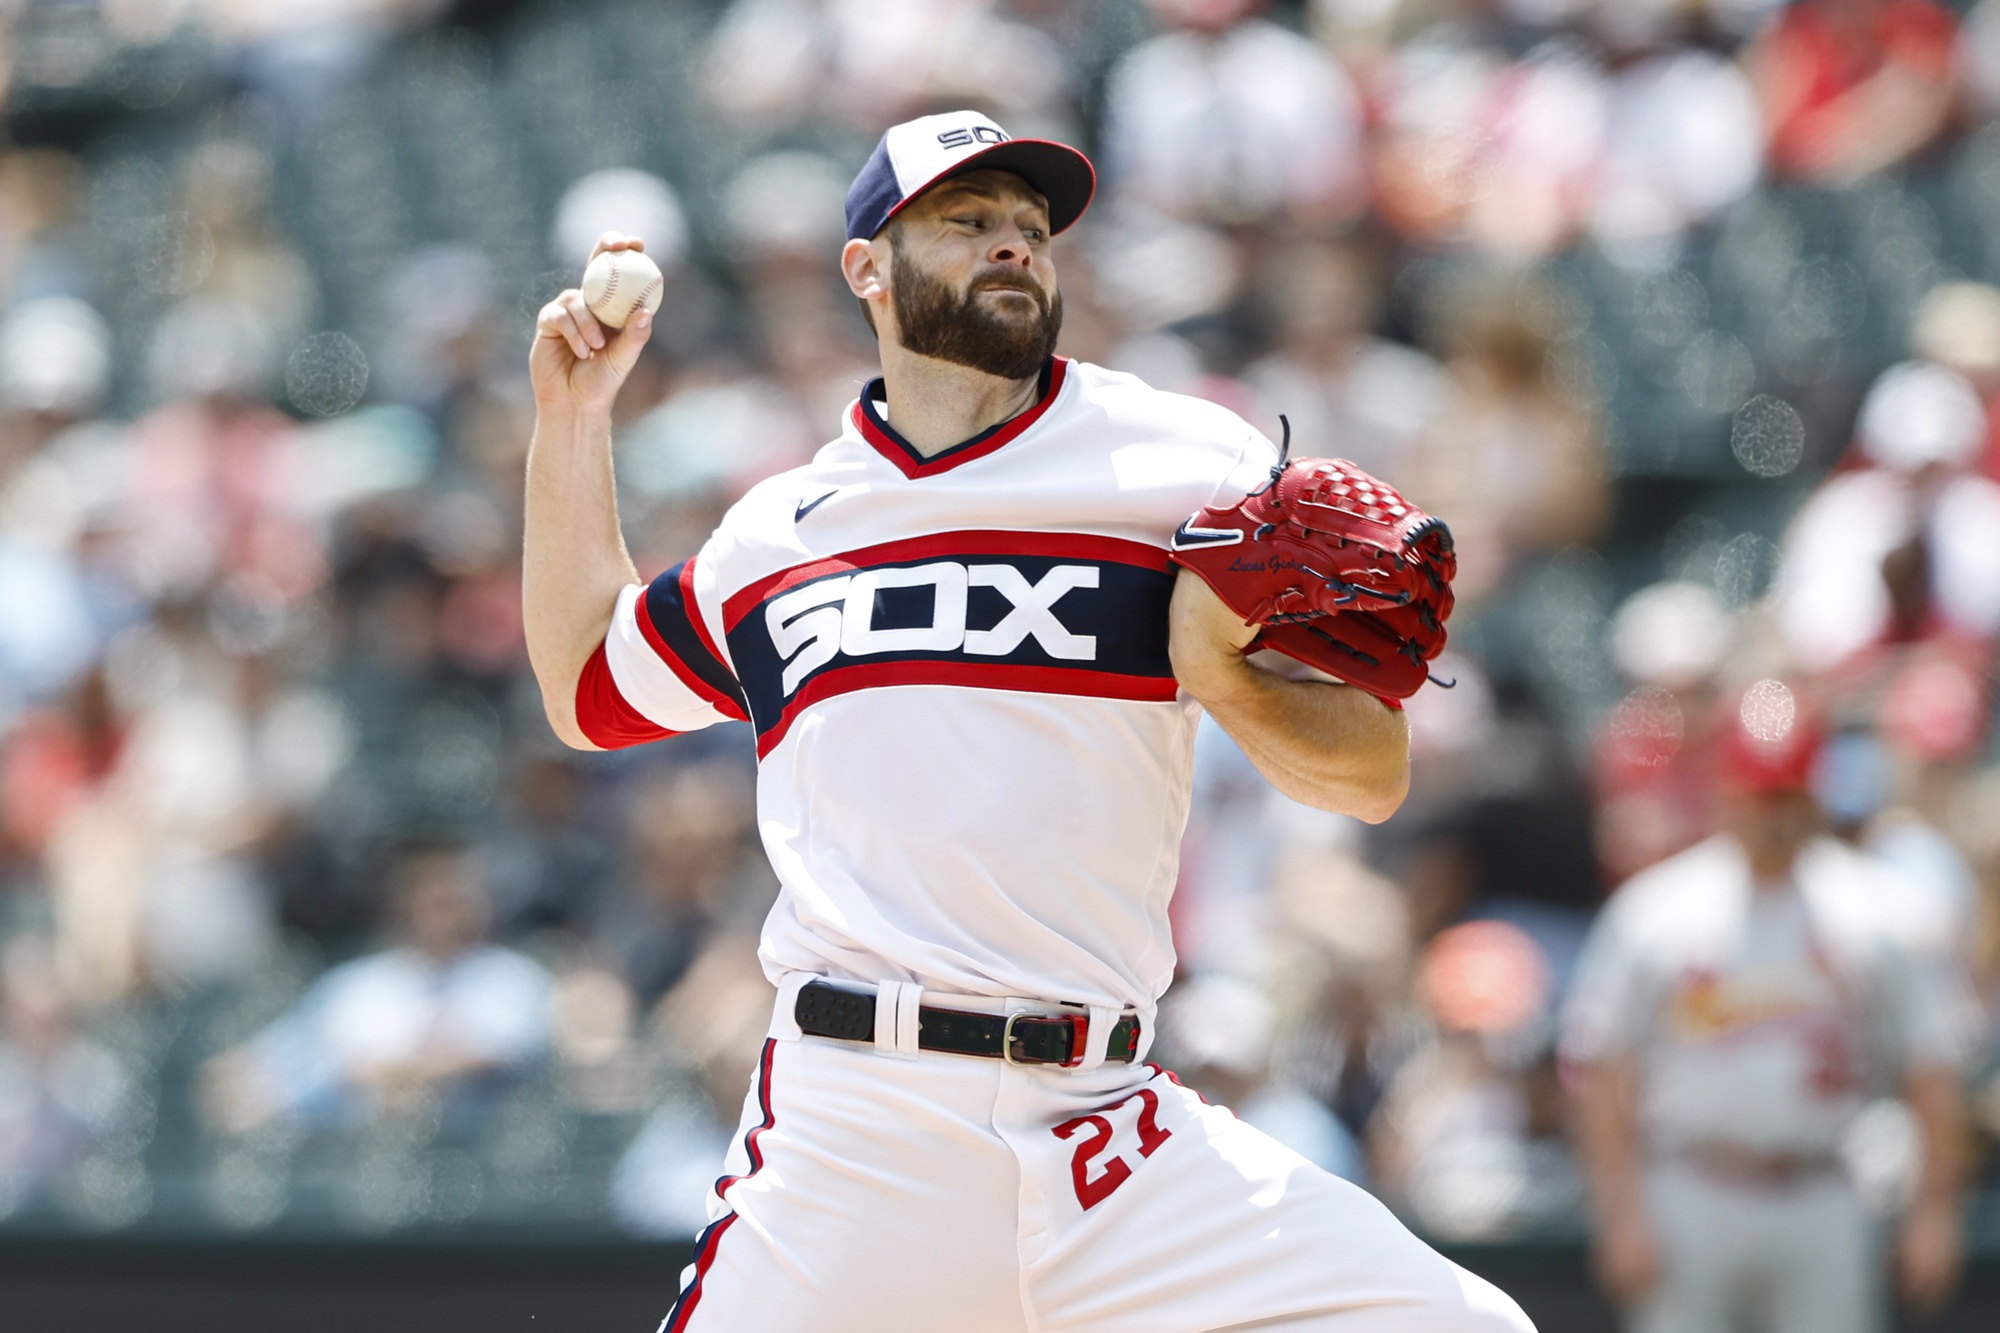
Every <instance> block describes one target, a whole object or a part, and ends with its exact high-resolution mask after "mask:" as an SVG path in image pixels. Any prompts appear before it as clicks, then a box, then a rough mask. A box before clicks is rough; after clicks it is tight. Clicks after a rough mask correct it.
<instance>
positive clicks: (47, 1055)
mask: <svg viewBox="0 0 2000 1333" xmlns="http://www.w3.org/2000/svg"><path fill="white" fill-rule="evenodd" d="M134 1091H135V1089H134V1087H133V1083H132V1078H131V1075H130V1073H129V1071H127V1070H126V1068H125V1067H124V1066H123V1065H122V1064H121V1063H120V1061H119V1060H118V1058H117V1057H116V1056H115V1055H113V1054H112V1053H111V1052H110V1051H108V1050H106V1049H105V1048H104V1047H103V1046H101V1045H99V1044H97V1043H96V1042H94V1041H92V1040H91V1039H90V1038H89V1037H87V1036H85V1035H84V1034H83V1031H82V1025H81V1023H80V1021H79V1014H78V1012H77V1005H76V1001H75V999H74V997H72V996H71V995H70V994H69V992H68V989H67V988H66V987H65V986H64V984H63V981H62V976H61V973H60V971H59V970H58V969H57V967H56V960H55V955H54V951H53V950H52V949H51V948H50V947H49V945H48V943H47V941H45V940H42V939H38V938H36V937H34V936H29V935H24V936H20V937H18V938H16V939H14V940H12V941H10V942H9V943H8V945H7V947H6V949H5V951H4V953H0V1217H6V1216H8V1215H9V1214H12V1213H14V1212H15V1211H17V1210H19V1209H21V1208H23V1207H26V1206H31V1205H32V1204H35V1203H37V1202H39V1203H43V1204H46V1203H49V1202H52V1201H54V1199H53V1197H52V1196H58V1197H59V1196H60V1194H61V1193H62V1192H64V1191H65V1190H70V1191H73V1190H75V1189H76V1187H77V1181H76V1178H75V1173H76V1172H77V1170H78V1168H79V1167H80V1166H82V1165H83V1164H84V1163H85V1162H86V1161H87V1159H88V1158H89V1156H90V1154H92V1153H94V1152H102V1151H103V1150H104V1149H105V1148H106V1147H109V1146H112V1144H113V1142H114V1140H115V1138H116V1137H117V1136H119V1135H120V1134H122V1133H126V1132H127V1131H129V1129H130V1128H131V1126H130V1124H129V1123H128V1122H129V1121H130V1120H131V1118H132V1113H133V1105H132V1103H133V1094H134Z"/></svg>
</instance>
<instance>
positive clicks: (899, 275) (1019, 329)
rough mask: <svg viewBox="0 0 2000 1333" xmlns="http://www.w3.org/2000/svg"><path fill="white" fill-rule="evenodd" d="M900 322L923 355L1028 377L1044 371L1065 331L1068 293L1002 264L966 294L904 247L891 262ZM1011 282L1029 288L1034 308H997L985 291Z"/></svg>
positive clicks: (910, 345)
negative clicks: (985, 301) (982, 296)
mask: <svg viewBox="0 0 2000 1333" xmlns="http://www.w3.org/2000/svg"><path fill="white" fill-rule="evenodd" d="M889 272H890V282H891V284H892V288H891V290H892V293H893V300H894V302H895V307H896V327H897V329H898V330H899V331H900V332H901V334H902V343H903V346H904V347H905V348H906V349H907V350H909V351H912V352H915V353H916V354H917V355H919V356H929V357H936V358H937V359H938V360H940V361H949V362H951V363H952V364H953V365H957V366H966V367H969V368H970V369H972V370H977V371H981V372H983V373H985V374H988V375H993V376H997V377H998V378H1000V379H1003V380H1024V379H1028V378H1029V377H1031V376H1034V375H1038V374H1040V373H1041V370H1042V366H1043V364H1044V363H1046V362H1047V361H1048V359H1049V358H1050V357H1051V356H1053V355H1055V350H1056V338H1057V336H1058V335H1060V334H1061V333H1062V316H1063V308H1062V293H1061V292H1055V293H1049V292H1045V291H1043V290H1042V289H1041V287H1040V286H1038V285H1037V284H1036V283H1035V281H1034V279H1032V278H1030V277H1028V276H1027V275H1025V274H1017V273H1014V272H1012V271H1010V270H1006V269H1002V270H1000V271H999V272H998V273H989V274H986V275H983V276H981V277H979V278H975V279H974V280H973V283H972V286H971V288H970V290H968V291H967V292H966V293H965V294H964V295H963V296H960V295H959V294H958V293H957V292H955V291H953V290H952V288H951V286H950V285H949V284H948V283H945V282H943V281H942V280H940V279H938V278H934V277H932V276H931V275H930V274H928V273H925V272H923V271H922V270H920V269H918V268H917V267H916V266H915V265H913V264H911V263H910V262H909V260H907V259H906V258H904V257H903V254H902V252H901V251H900V250H899V251H897V252H896V254H895V258H894V260H893V261H892V262H891V267H890V270H889ZM995 288H1008V289H1011V290H1013V291H1018V292H1023V293H1026V294H1027V296H1028V297H1030V298H1031V299H1032V300H1033V301H1034V303H1035V310H1034V313H1033V314H1007V313H996V312H994V311H993V310H991V309H988V308H986V307H984V306H981V305H980V304H979V303H978V298H979V293H981V292H984V291H991V290H993V289H995Z"/></svg>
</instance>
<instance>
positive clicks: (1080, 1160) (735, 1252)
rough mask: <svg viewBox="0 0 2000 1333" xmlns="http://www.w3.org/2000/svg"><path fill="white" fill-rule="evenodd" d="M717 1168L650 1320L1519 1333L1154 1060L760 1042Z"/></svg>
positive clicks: (1514, 1312)
mask: <svg viewBox="0 0 2000 1333" xmlns="http://www.w3.org/2000/svg"><path fill="white" fill-rule="evenodd" d="M933 1002H939V1003H941V1002H944V1001H942V999H937V1000H934V1001H933ZM778 1026H779V1027H780V1028H782V1027H784V1026H786V1024H785V1023H784V1022H783V1016H782V1015H781V1019H780V1023H779V1025H778ZM774 1030H775V1029H774ZM793 1031H796V1028H795V1027H794V1028H793ZM726 1171H727V1174H726V1175H725V1176H724V1177H723V1178H722V1180H720V1181H718V1182H717V1191H716V1193H715V1194H713V1195H712V1196H711V1198H710V1200H709V1215H710V1218H711V1219H712V1220H711V1224H710V1226H709V1227H708V1229H707V1230H706V1231H705V1232H704V1233H703V1234H702V1237H701V1241H700V1244H699V1247H698V1251H697V1259H696V1262H695V1263H694V1264H692V1265H690V1266H689V1267H688V1269H687V1271H686V1272H685V1273H684V1274H683V1275H682V1284H681V1285H682V1290H681V1295H680V1300H679V1301H678V1303H676V1305H675V1306H674V1309H673V1311H672V1312H671V1313H670V1314H669V1315H668V1316H667V1319H666V1320H665V1322H664V1323H663V1324H662V1326H661V1330H662V1333H742V1331H744V1330H752V1329H754V1330H757V1331H758V1333H1059V1331H1062V1333H1067V1331H1068V1330H1077V1331H1078V1333H1082V1331H1084V1330H1088V1331H1089V1333H1196V1331H1197V1330H1219V1329H1247V1328H1256V1329H1285V1330H1298V1331H1299V1333H1306V1331H1308V1330H1310V1331H1311V1333H1533V1326H1532V1325H1531V1324H1530V1323H1529V1322H1528V1319H1527V1317H1526V1316H1525V1315H1523V1314H1522V1313H1521V1311H1520V1308H1519V1307H1518V1306H1516V1305H1515V1304H1514V1302H1513V1301H1512V1300H1511V1299H1509V1298H1508V1297H1507V1296H1506V1295H1505V1294H1503V1293H1502V1292H1501V1291H1500V1290H1499V1289H1498V1288H1496V1287H1494V1286H1493V1285H1491V1284H1490V1283H1488V1282H1486V1281H1484V1280H1483V1279H1481V1278H1478V1277H1476V1276H1474V1275H1472V1274H1471V1273H1468V1272H1466V1271H1465V1270H1464V1269H1461V1268H1459V1267H1457V1266H1456V1265H1454V1264H1452V1263H1451V1262H1449V1261H1448V1260H1446V1259H1445V1258H1443V1257H1442V1256H1441V1255H1439V1254H1437V1253H1436V1252H1434V1251H1433V1250H1431V1249H1430V1248H1429V1247H1428V1246H1426V1245H1424V1244H1423V1243H1422V1242H1421V1241H1419V1240H1418V1239H1417V1238H1416V1237H1415V1236H1413V1235H1411V1234H1410V1233H1409V1231H1407V1230H1406V1229H1404V1227H1403V1225H1402V1224H1401V1223H1400V1222H1398V1221H1397V1220H1396V1219H1395V1217H1394V1216H1393V1215H1392V1214H1391V1213H1390V1212H1389V1210H1388V1209H1386V1208H1384V1207H1383V1206H1382V1205H1381V1204H1380V1203H1378V1202H1377V1201H1376V1200H1375V1199H1374V1198H1373V1197H1371V1196H1370V1195H1369V1194H1368V1193H1366V1192H1365V1191H1363V1190H1361V1189H1358V1188H1356V1187H1355V1186H1353V1185H1350V1184H1349V1183H1347V1182H1346V1181H1344V1180H1340V1179H1338V1178H1337V1177H1335V1176H1331V1175H1329V1174H1327V1173H1326V1172H1324V1171H1321V1170H1320V1169H1319V1168H1318V1167H1315V1166H1313V1165H1312V1164H1311V1163H1309V1162H1307V1161H1306V1160H1305V1159H1304V1158H1302V1157H1300V1156H1298V1155H1297V1154H1295V1153H1293V1152H1291V1151H1290V1150H1289V1149H1287V1148H1284V1147H1282V1146H1280V1145H1279V1144H1278V1143H1276V1142H1275V1141H1274V1140H1272V1139H1270V1138H1268V1137H1266V1136H1265V1135H1263V1134H1261V1133H1259V1132H1258V1131H1256V1130H1254V1129H1252V1128H1250V1127H1249V1126H1248V1125H1245V1124H1243V1123H1242V1122H1241V1121H1239V1120H1237V1119H1236V1117H1235V1116H1234V1115H1232V1114H1230V1113H1229V1112H1228V1111H1226V1110H1224V1109H1222V1108H1221V1107H1215V1106H1209V1105H1207V1104H1206V1103H1205V1102H1203V1101H1202V1100H1201V1098H1200V1097H1198V1096H1197V1095H1195V1094H1194V1093H1192V1092H1190V1091H1188V1090H1187V1089H1185V1088H1182V1087H1181V1086H1180V1085H1179V1084H1178V1083H1177V1082H1176V1081H1175V1080H1174V1078H1173V1076H1172V1075H1171V1074H1169V1073H1166V1072H1164V1071H1162V1070H1160V1069H1158V1067H1156V1066H1150V1065H1136V1066H1128V1065H1122V1064H1110V1065H1104V1066H1102V1067H1100V1068H1098V1069H1096V1070H1093V1071H1090V1072H1087V1073H1084V1072H1066V1071H1063V1070H1052V1069H1046V1068H1042V1069H1036V1068H1021V1067H1015V1066H1010V1065H1007V1064H1005V1063H1003V1062H1002V1061H999V1060H985V1059H977V1058H973V1057H967V1056H954V1055H943V1054H937V1053H932V1052H924V1053H922V1054H919V1055H916V1056H914V1057H910V1056H901V1057H899V1056H896V1055H893V1054H884V1053H881V1052H880V1051H878V1048H876V1047H874V1046H871V1045H867V1044H860V1043H854V1044H850V1043H845V1042H838V1041H830V1040H825V1039H822V1038H816V1037H805V1038H793V1039H789V1040H788V1039H785V1038H782V1037H774V1038H772V1039H771V1040H769V1041H767V1042H766V1043H765V1048H764V1053H763V1058H762V1060H761V1062H760V1065H759V1068H758V1074H757V1079H756V1083H755V1086H754V1087H753V1088H752V1089H751V1092H750V1095H749V1097H748V1098H747V1099H746V1102H745V1106H744V1112H743V1124H742V1129H741V1131H740V1132H739V1134H738V1136H737V1138H736V1140H735V1142H734V1144H733V1145H732V1147H731V1149H730V1154H729V1159H728V1162H727V1164H726Z"/></svg>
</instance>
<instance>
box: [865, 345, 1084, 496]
mask: <svg viewBox="0 0 2000 1333" xmlns="http://www.w3.org/2000/svg"><path fill="white" fill-rule="evenodd" d="M1068 370H1069V358H1067V357H1061V356H1052V357H1050V358H1049V360H1048V364H1047V365H1045V366H1043V367H1042V383H1041V396H1040V397H1039V398H1037V399H1036V400H1035V405H1034V406H1033V407H1031V408H1029V409H1028V410H1027V411H1025V412H1023V413H1021V414H1020V415H1019V416H1017V417H1013V418H1010V419H1009V420H1006V421H1003V422H1001V423H1000V424H999V425H997V426H995V427H993V428H992V429H990V430H983V431H981V432H980V433H979V434H977V435H975V436H973V437H972V438H971V439H969V440H961V441H960V442H959V443H957V444H954V445H953V446H951V448H949V449H946V450H945V451H944V452H942V453H936V454H932V455H931V456H930V457H928V458H926V457H924V456H923V455H922V454H920V453H918V452H917V447H916V446H915V445H913V444H911V443H910V442H909V441H908V440H906V439H904V438H903V437H902V436H901V435H898V434H897V433H896V429H895V427H893V426H891V425H890V424H889V420H888V418H887V417H885V416H883V415H882V407H881V404H883V403H885V402H887V401H888V389H887V387H886V386H885V385H884V384H883V382H882V380H881V379H880V378H879V377H878V378H876V379H872V380H870V381H868V385H867V387H866V388H864V389H862V391H861V396H860V397H859V398H857V399H856V400H855V401H854V408H853V412H854V427H855V429H856V430H858V431H860V432H861V438H862V439H864V440H866V441H868V443H869V444H870V445H872V446H874V448H875V452H877V453H879V454H881V455H882V456H883V457H884V458H886V459H888V460H889V461H890V462H891V463H894V464H895V465H896V469H897V471H899V472H901V473H902V474H903V475H904V476H906V477H908V478H909V479H910V480H912V481H916V480H918V479H919V478H923V477H934V476H936V475H937V474H938V473H940V472H949V471H951V470H952V469H953V468H955V467H958V466H960V465H961V464H964V463H970V462H971V461H972V460H973V459H975V458H984V457H986V455H988V454H990V453H992V452H993V451H994V450H996V449H998V448H1000V447H1001V446H1002V445H1004V444H1006V443H1007V442H1008V441H1009V440H1012V439H1013V438H1014V437H1015V436H1017V435H1019V434H1020V433H1021V432H1022V431H1025V430H1026V429H1028V427H1030V426H1032V425H1034V424H1035V423H1036V422H1037V421H1039V420H1041V418H1042V413H1044V412H1046V411H1048V410H1049V404H1051V403H1053V402H1054V401H1055V400H1056V395H1057V394H1059V393H1061V392H1062V386H1063V376H1064V375H1065V374H1066V373H1067V372H1068Z"/></svg>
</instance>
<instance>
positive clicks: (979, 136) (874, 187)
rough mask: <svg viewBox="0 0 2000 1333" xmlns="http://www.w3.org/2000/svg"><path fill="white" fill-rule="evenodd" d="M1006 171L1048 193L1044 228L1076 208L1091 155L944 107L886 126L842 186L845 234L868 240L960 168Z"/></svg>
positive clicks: (1091, 178) (1083, 198)
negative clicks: (1014, 133) (1012, 133)
mask: <svg viewBox="0 0 2000 1333" xmlns="http://www.w3.org/2000/svg"><path fill="white" fill-rule="evenodd" d="M985 168H992V169H995V170H999V171H1011V172H1013V173H1014V174H1015V175H1017V176H1019V177H1021V179H1023V180H1025V181H1027V182H1028V184H1029V185H1031V186H1033V187H1034V188H1035V190H1036V191H1037V192H1039V193H1040V194H1041V195H1042V197H1043V198H1045V199H1047V200H1048V201H1049V230H1050V231H1052V232H1058V231H1061V230H1063V229H1064V228H1065V227H1068V226H1069V225H1070V224H1071V223H1073V222H1075V221H1076V220H1077V219H1078V218H1079V217H1081V216H1082V215H1083V210H1084V209H1085V208H1087V207H1089V206H1090V197H1091V195H1092V194H1094V193H1096V190H1097V173H1096V171H1095V170H1093V169H1092V167H1091V165H1090V159H1089V158H1087V157H1085V156H1084V155H1083V154H1082V153H1079V152H1078V151H1077V150H1076V149H1074V148H1071V147H1070V146H1069V145H1068V144H1060V143H1055V142H1053V141H1051V140H1048V139H1016V138H1013V137H1011V136H1010V135H1009V134H1008V133H1007V131H1005V130H1003V129H1001V128H1000V127H999V126H998V125H996V124H994V123H993V121H991V120H989V119H987V118H986V117H985V116H982V115H980V114H979V113H978V112H976V111H947V112H944V113H942V114H940V115H935V116H921V117H919V118H917V119H916V120H906V121H904V122H903V123H902V124H900V125H895V126H891V127H890V129H889V131H888V133H886V134H884V135H883V136H882V141H881V142H880V143H878V144H876V145H875V151H874V152H873V153H872V154H870V155H869V158H868V164H867V165H866V166H864V167H862V168H861V174H860V175H858V176H856V177H855V178H854V184H853V185H851V186H849V187H848V190H847V235H848V239H850V240H856V239H859V240H867V239H868V238H869V237H872V236H874V235H875V233H877V232H879V231H881V230H882V228H883V226H884V225H886V224H887V223H888V221H889V219H890V218H892V217H894V216H895V215H896V214H897V212H898V211H900V210H901V209H902V208H903V206H904V205H906V204H908V203H909V202H910V200H912V199H914V198H916V197H917V196H918V195H920V194H922V193H923V192H924V191H925V190H928V189H929V188H930V187H931V186H933V185H936V184H937V183H938V182H939V181H942V180H946V179H949V178H950V177H952V176H956V175H960V174H962V173H964V172H967V171H975V170H981V169H985Z"/></svg>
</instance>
